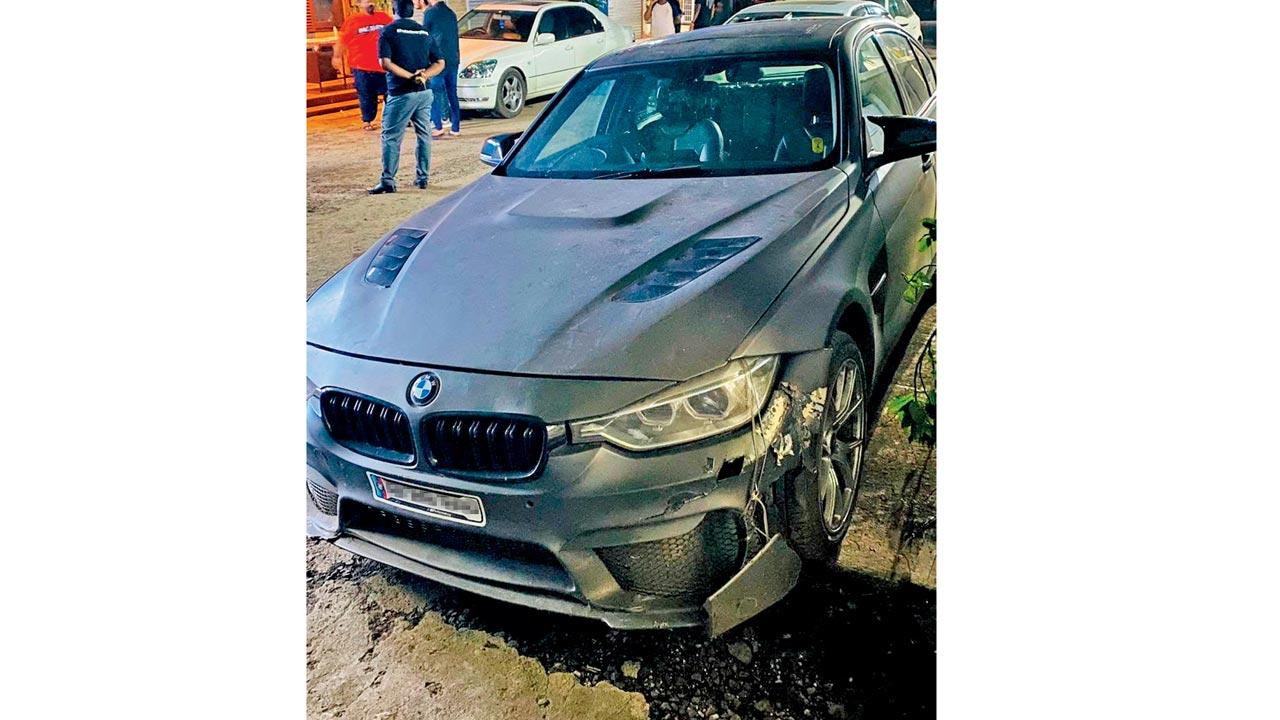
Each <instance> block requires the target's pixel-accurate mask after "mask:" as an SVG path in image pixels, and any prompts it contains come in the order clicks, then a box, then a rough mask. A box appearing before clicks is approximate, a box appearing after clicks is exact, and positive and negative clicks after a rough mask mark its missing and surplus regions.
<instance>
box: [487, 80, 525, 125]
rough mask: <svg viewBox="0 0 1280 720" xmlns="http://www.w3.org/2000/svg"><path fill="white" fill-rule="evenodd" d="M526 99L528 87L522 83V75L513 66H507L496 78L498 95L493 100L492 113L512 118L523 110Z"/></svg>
mask: <svg viewBox="0 0 1280 720" xmlns="http://www.w3.org/2000/svg"><path fill="white" fill-rule="evenodd" d="M527 99H528V88H527V87H526V86H525V84H524V76H523V75H521V74H520V71H519V70H516V69H515V68H507V70H506V72H504V73H502V77H500V78H499V79H498V95H497V97H496V98H494V101H493V114H494V115H496V116H498V117H502V118H513V117H515V116H517V115H519V114H520V111H521V110H524V103H525V100H527Z"/></svg>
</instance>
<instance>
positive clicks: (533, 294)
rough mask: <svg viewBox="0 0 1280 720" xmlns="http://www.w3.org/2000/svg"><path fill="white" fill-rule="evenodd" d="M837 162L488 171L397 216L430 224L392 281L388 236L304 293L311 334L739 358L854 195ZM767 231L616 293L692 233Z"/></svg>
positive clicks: (534, 360)
mask: <svg viewBox="0 0 1280 720" xmlns="http://www.w3.org/2000/svg"><path fill="white" fill-rule="evenodd" d="M845 181H846V176H845V175H844V173H842V172H841V171H840V170H838V169H828V170H823V171H817V172H809V173H795V174H785V175H763V176H755V177H726V178H692V179H636V180H551V179H534V178H513V177H502V176H496V175H488V176H485V177H483V178H481V179H480V180H477V181H476V182H474V183H472V184H471V185H469V186H468V187H466V188H463V189H462V190H460V191H458V192H457V193H455V194H454V195H452V196H450V197H448V198H445V199H444V200H442V201H440V202H439V203H437V204H436V205H434V206H433V207H430V208H428V209H426V210H423V211H422V212H420V213H418V214H417V215H415V216H414V217H412V218H410V219H409V220H408V221H407V222H405V223H404V224H403V225H402V226H401V228H405V229H415V230H419V231H426V233H427V234H426V236H425V238H424V239H423V240H422V241H421V242H420V243H419V244H418V245H417V247H416V248H415V249H414V250H413V252H412V254H410V255H409V256H408V258H407V259H406V260H405V261H404V264H403V269H401V270H400V272H399V274H398V275H397V276H396V277H395V279H394V280H393V281H392V282H391V283H390V285H389V286H388V287H383V286H381V285H378V284H376V283H373V282H369V281H368V280H366V278H365V275H366V272H367V271H368V269H369V266H370V263H371V262H372V260H373V258H374V256H375V254H376V253H377V251H378V249H379V248H380V247H381V246H382V244H383V243H382V242H378V243H375V244H374V246H373V247H371V248H370V249H369V250H368V251H367V252H365V253H364V254H363V255H362V256H361V257H359V258H357V259H356V260H355V261H353V262H352V263H351V264H350V265H348V266H347V267H346V268H344V269H343V270H342V271H341V272H339V273H338V274H337V275H335V276H334V277H333V278H331V279H330V280H329V281H328V282H326V283H325V284H324V285H323V286H322V287H321V288H320V289H319V290H317V291H316V293H315V294H314V295H313V296H312V297H311V299H310V300H309V301H308V303H307V338H308V342H310V343H311V344H313V345H317V346H320V347H323V348H328V349H332V350H337V351H341V352H347V353H352V354H358V355H362V356H368V357H376V358H382V359H388V360H397V361H402V362H410V363H419V364H423V365H430V366H438V367H456V368H467V369H474V370H487V371H496V372H509V373H519V374H532V375H570V376H591V377H608V378H647V379H661V380H684V379H687V378H689V377H692V376H694V375H698V374H700V373H702V372H705V371H708V370H711V369H714V368H716V367H719V366H720V365H722V364H724V363H725V362H726V361H728V360H729V359H731V356H732V354H733V352H734V351H735V349H737V347H738V346H739V345H740V344H741V343H742V341H743V339H744V338H745V337H746V336H747V334H748V333H749V332H750V330H751V329H752V327H753V326H754V325H755V324H756V322H757V321H758V320H759V319H760V317H761V316H762V315H763V314H764V312H765V311H766V310H767V309H768V307H769V305H770V304H771V303H772V302H773V300H774V299H775V298H776V297H777V296H778V295H779V294H780V293H781V292H782V290H783V288H784V287H785V286H786V284H787V283H788V282H789V281H790V280H791V278H792V277H794V275H795V274H796V272H797V271H798V270H799V268H800V266H801V265H802V264H803V263H804V261H805V260H806V259H807V258H808V257H809V256H810V255H811V254H812V253H813V251H814V250H815V249H816V248H817V246H818V244H819V243H820V242H821V241H822V239H823V238H824V237H826V236H827V234H829V233H830V231H831V229H832V228H834V226H835V223H836V222H837V221H838V220H839V218H840V217H841V216H842V215H843V214H844V212H845V210H846V207H847V205H848V194H847V189H846V185H845ZM733 237H759V238H760V239H759V240H758V241H755V242H754V243H753V244H751V245H750V246H749V247H747V248H746V249H744V250H742V251H740V252H738V254H736V255H734V256H732V257H730V258H729V259H727V260H725V261H723V262H722V263H721V264H719V265H717V266H715V267H714V268H712V269H710V270H708V271H706V272H705V273H704V274H702V275H700V276H698V277H697V278H696V279H694V280H692V281H690V282H688V283H687V284H686V285H684V286H683V287H680V288H679V289H678V290H675V291H674V292H671V293H670V294H667V295H664V296H662V297H659V298H656V299H653V300H650V301H648V302H622V301H619V300H616V299H614V296H615V295H617V294H618V293H619V291H621V290H623V289H625V288H628V287H630V286H631V285H632V283H634V282H635V281H636V280H637V279H639V278H641V277H644V276H646V275H647V274H648V273H650V272H651V271H653V270H654V269H655V268H657V267H660V266H661V265H662V264H663V263H664V262H666V261H668V260H669V259H670V258H671V257H673V256H674V255H678V254H680V253H681V252H683V251H684V250H685V249H686V248H687V247H688V246H689V244H690V243H693V242H695V241H698V240H705V239H712V238H733Z"/></svg>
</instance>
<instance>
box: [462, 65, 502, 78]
mask: <svg viewBox="0 0 1280 720" xmlns="http://www.w3.org/2000/svg"><path fill="white" fill-rule="evenodd" d="M496 67H498V61H497V60H481V61H479V62H473V63H471V64H470V65H468V66H466V67H464V68H462V72H460V73H458V77H461V78H467V79H468V80H483V79H484V78H487V77H489V76H490V75H492V74H493V69H494V68H496Z"/></svg>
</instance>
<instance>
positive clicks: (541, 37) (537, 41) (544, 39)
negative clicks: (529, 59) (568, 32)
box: [533, 33, 556, 47]
mask: <svg viewBox="0 0 1280 720" xmlns="http://www.w3.org/2000/svg"><path fill="white" fill-rule="evenodd" d="M555 41H556V36H555V34H554V33H538V36H537V37H535V38H534V39H533V46H534V47H538V46H540V45H550V44H551V43H553V42H555Z"/></svg>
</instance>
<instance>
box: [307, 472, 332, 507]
mask: <svg viewBox="0 0 1280 720" xmlns="http://www.w3.org/2000/svg"><path fill="white" fill-rule="evenodd" d="M307 492H308V493H309V494H310V495H311V500H312V502H314V503H315V504H316V507H318V508H320V512H322V513H324V514H325V515H337V514H338V493H336V492H334V491H333V488H331V487H329V486H328V484H326V483H325V482H324V481H323V480H321V479H319V478H317V477H313V476H312V475H311V473H307Z"/></svg>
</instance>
